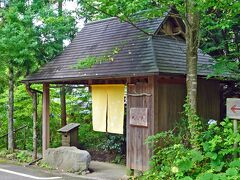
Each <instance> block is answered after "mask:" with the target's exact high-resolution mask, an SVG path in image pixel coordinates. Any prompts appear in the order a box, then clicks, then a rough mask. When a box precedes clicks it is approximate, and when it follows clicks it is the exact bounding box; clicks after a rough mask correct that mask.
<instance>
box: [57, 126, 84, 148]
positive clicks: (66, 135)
mask: <svg viewBox="0 0 240 180" xmlns="http://www.w3.org/2000/svg"><path fill="white" fill-rule="evenodd" d="M79 126H80V124H78V123H70V124H68V125H66V126H64V127H62V128H61V129H59V130H58V132H61V133H62V146H75V147H78V145H79V144H78V127H79Z"/></svg>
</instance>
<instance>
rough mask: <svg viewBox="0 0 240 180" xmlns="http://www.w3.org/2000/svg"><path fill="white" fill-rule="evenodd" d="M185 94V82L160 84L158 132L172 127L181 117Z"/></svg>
mask: <svg viewBox="0 0 240 180" xmlns="http://www.w3.org/2000/svg"><path fill="white" fill-rule="evenodd" d="M185 96H186V86H185V84H159V97H158V103H159V106H158V113H159V118H158V121H159V122H158V123H159V128H158V132H159V131H166V130H169V129H171V128H172V127H173V126H174V124H175V122H176V121H177V120H179V119H180V117H181V112H183V104H184V99H185Z"/></svg>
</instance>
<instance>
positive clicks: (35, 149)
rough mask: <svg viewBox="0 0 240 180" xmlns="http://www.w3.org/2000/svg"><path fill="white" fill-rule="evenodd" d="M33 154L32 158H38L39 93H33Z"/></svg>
mask: <svg viewBox="0 0 240 180" xmlns="http://www.w3.org/2000/svg"><path fill="white" fill-rule="evenodd" d="M32 97H33V156H32V159H33V160H36V159H37V93H36V92H34V93H33V96H32Z"/></svg>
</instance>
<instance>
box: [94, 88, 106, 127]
mask: <svg viewBox="0 0 240 180" xmlns="http://www.w3.org/2000/svg"><path fill="white" fill-rule="evenodd" d="M92 118H93V130H94V131H100V132H106V123H107V88H106V87H105V86H103V85H92Z"/></svg>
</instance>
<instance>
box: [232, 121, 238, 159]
mask: <svg viewBox="0 0 240 180" xmlns="http://www.w3.org/2000/svg"><path fill="white" fill-rule="evenodd" d="M233 132H234V134H235V135H237V133H238V121H237V120H236V119H234V120H233ZM237 148H238V141H237V140H236V139H235V142H234V150H237ZM234 157H235V158H238V153H237V152H235V153H234Z"/></svg>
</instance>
